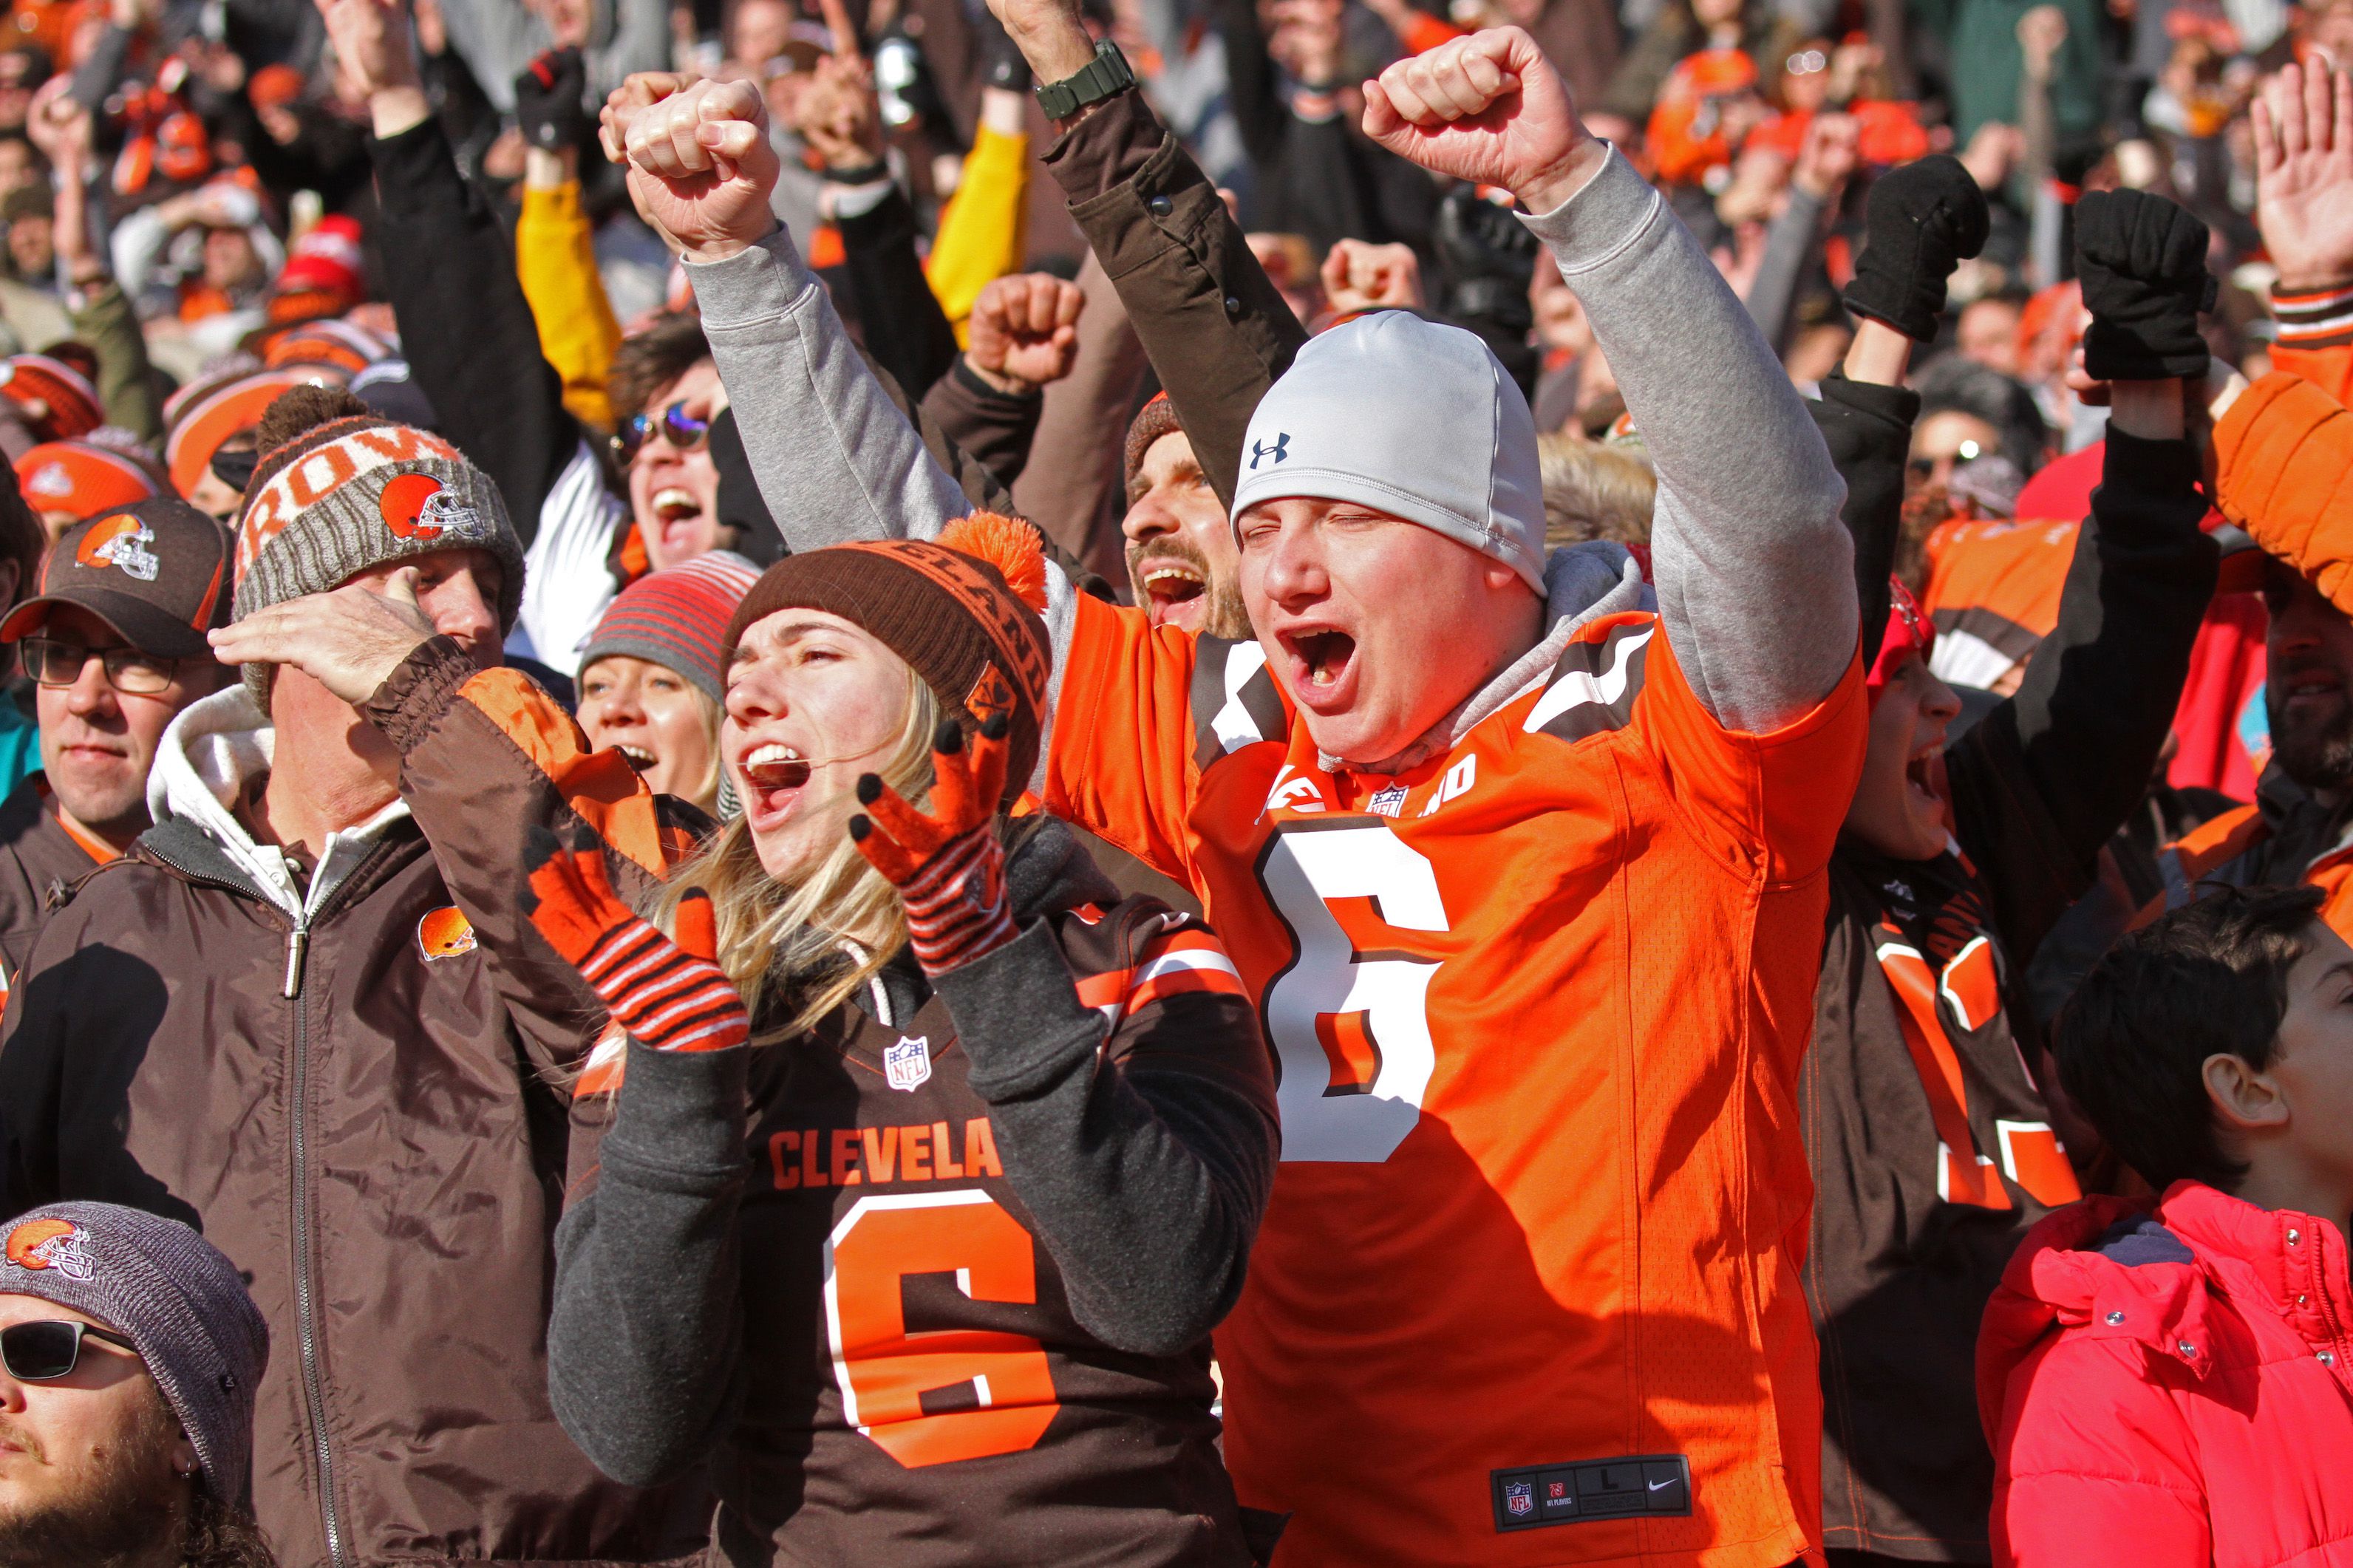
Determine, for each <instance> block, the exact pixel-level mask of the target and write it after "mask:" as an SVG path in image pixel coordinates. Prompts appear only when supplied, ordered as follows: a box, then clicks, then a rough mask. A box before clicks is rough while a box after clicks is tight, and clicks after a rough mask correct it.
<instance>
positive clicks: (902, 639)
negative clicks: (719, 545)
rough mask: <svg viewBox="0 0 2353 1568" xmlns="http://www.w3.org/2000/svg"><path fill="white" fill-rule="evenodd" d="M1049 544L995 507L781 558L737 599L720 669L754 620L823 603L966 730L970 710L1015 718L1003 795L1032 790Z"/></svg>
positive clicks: (1045, 646)
mask: <svg viewBox="0 0 2353 1568" xmlns="http://www.w3.org/2000/svg"><path fill="white" fill-rule="evenodd" d="M1045 605H1046V568H1045V555H1044V551H1043V549H1042V547H1041V545H1040V543H1039V538H1038V531H1037V530H1036V529H1034V528H1032V527H1030V525H1029V524H1028V523H1026V522H1019V521H1015V520H1014V519H1012V518H1007V517H999V516H997V514H996V513H994V512H985V511H984V512H975V513H974V514H973V515H972V516H970V517H967V518H963V519H960V520H958V521H955V522H952V523H950V524H948V526H947V527H946V529H945V530H944V531H942V532H941V534H940V536H939V538H938V539H936V540H913V539H895V540H890V541H887V542H879V543H872V544H835V545H829V546H828V547H827V548H825V549H823V550H811V551H807V552H804V553H802V554H798V555H788V556H786V557H785V559H783V560H782V561H779V562H777V563H776V564H775V565H774V566H771V567H769V568H768V569H767V570H766V571H765V572H764V573H762V574H760V580H759V581H758V582H756V583H754V584H752V591H751V592H750V593H748V594H746V595H744V602H743V603H742V604H741V605H737V606H736V607H735V618H734V619H733V621H731V622H730V623H728V626H727V636H726V637H725V638H724V639H723V642H722V646H721V648H720V659H719V663H720V668H722V669H724V668H726V667H727V666H728V665H729V664H731V663H733V660H734V658H735V645H736V644H737V643H738V642H740V641H742V640H743V637H744V632H745V631H746V630H747V629H748V628H749V627H750V626H752V624H753V623H754V622H755V621H759V620H762V619H764V618H765V617H766V616H773V615H775V614H776V612H777V611H779V610H801V609H807V610H823V611H826V612H827V613H828V614H830V615H836V616H840V617H841V618H842V619H843V620H846V621H848V622H849V623H850V624H851V625H853V626H860V627H862V628H864V629H865V630H866V631H868V632H870V633H871V634H872V635H873V636H874V637H876V638H877V639H879V640H880V641H881V643H882V644H883V646H884V647H888V648H890V649H891V651H892V652H893V653H895V654H897V655H898V656H899V657H900V658H903V659H905V660H906V661H907V662H908V663H909V664H910V665H912V666H913V667H914V670H915V675H916V678H917V679H920V680H922V681H923V684H924V685H926V686H928V687H930V688H931V689H932V691H933V693H934V695H935V696H937V697H938V699H939V700H940V706H941V708H942V709H943V710H945V712H946V713H947V714H948V715H949V716H950V717H952V718H954V719H955V721H956V722H957V723H959V724H961V725H962V726H964V728H965V731H967V732H971V731H976V730H978V729H979V727H980V721H979V719H978V718H976V716H975V712H974V710H976V709H991V710H1004V711H1005V712H1006V714H1007V716H1008V719H1009V720H1010V721H1011V723H1012V727H1013V728H1012V736H1011V749H1010V752H1008V756H1007V759H1006V770H1005V791H1006V799H1007V800H1008V802H1009V801H1011V800H1012V799H1013V797H1014V796H1016V795H1019V794H1020V793H1021V791H1022V790H1024V789H1026V788H1027V787H1028V786H1029V775H1030V773H1031V772H1032V770H1034V769H1035V768H1036V766H1037V763H1038V747H1039V739H1040V737H1041V736H1042V735H1043V733H1044V730H1045V722H1046V697H1047V690H1048V688H1049V685H1050V678H1051V672H1052V668H1053V652H1052V648H1051V647H1050V644H1049V643H1048V641H1047V638H1046V623H1045V621H1044V619H1043V618H1042V612H1043V610H1044V609H1045Z"/></svg>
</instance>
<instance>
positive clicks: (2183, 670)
mask: <svg viewBox="0 0 2353 1568" xmlns="http://www.w3.org/2000/svg"><path fill="white" fill-rule="evenodd" d="M2075 236H2076V273H2077V276H2078V277H2080V278H2081V279H2083V284H2084V305H2085V306H2086V307H2087V308H2088V309H2089V310H2091V312H2092V326H2091V330H2090V331H2089V332H2088V333H2087V334H2086V336H2085V340H2084V370H2085V372H2086V374H2088V375H2089V376H2090V377H2091V378H2092V379H2093V380H2094V381H2095V382H2100V383H2105V384H2107V390H2108V394H2109V404H2110V413H2109V419H2108V438H2107V452H2106V457H2105V464H2104V467H2103V469H2102V473H2101V481H2100V488H2099V489H2096V490H2094V492H2093V493H2092V513H2091V517H2090V519H2089V520H2088V521H2086V522H2085V523H2084V527H2083V530H2082V531H2081V532H2080V533H2079V534H2078V536H2077V538H2076V542H2075V555H2074V559H2073V563H2071V564H2070V566H2069V568H2068V573H2067V585H2066V589H2065V592H2064V594H2063V596H2062V598H2061V600H2060V603H2059V619H2058V624H2057V625H2056V626H2054V627H2053V628H2052V633H2051V635H2050V636H2049V637H2046V638H2044V639H2043V642H2042V647H2040V648H2039V649H2037V650H2036V652H2035V655H2034V658H2033V660H2032V662H2031V663H2030V664H2029V665H2028V666H2027V671H2026V679H2025V680H2024V682H2023V683H2022V684H2021V686H2020V688H2019V690H2018V693H2017V695H2016V696H2014V697H2012V698H2011V699H2010V700H2009V701H2007V702H2005V703H2003V704H2002V705H2001V706H2000V707H1999V708H1997V709H1996V710H1994V711H1993V712H1992V713H1991V714H1990V715H1989V716H1988V717H1987V718H1986V720H1985V721H1984V722H1982V723H1981V724H1979V725H1978V727H1977V728H1976V729H1975V730H1972V731H1970V732H1969V733H1968V735H1967V736H1966V737H1964V738H1963V740H1962V741H1961V742H1960V744H1959V745H1958V746H1957V747H1956V748H1955V749H1954V751H1953V752H1952V753H1951V754H1950V756H1949V757H1948V758H1947V766H1948V768H1949V769H1950V772H1951V776H1952V782H1953V798H1954V803H1955V808H1956V811H1955V814H1956V816H1957V818H1958V820H1959V827H1960V833H1961V839H1962V843H1963V845H1964V847H1966V848H1968V851H1969V853H1970V856H1971V858H1973V859H1974V860H1975V861H1976V862H1977V864H1978V866H1979V867H1980V868H1982V869H1983V870H1984V871H1985V873H1986V880H1987V882H1988V884H1989V886H1990V887H1991V888H1992V889H1994V894H1995V906H1996V907H1995V910H1994V914H1995V918H1996V919H1997V921H2000V926H2001V930H2002V934H2003V937H2004V939H2005V940H2006V941H2008V942H2010V950H2011V951H2012V952H2031V951H2033V950H2034V948H2035V947H2037V946H2039V945H2040V944H2041V942H2042V938H2043V937H2044V936H2046V935H2047V934H2049V931H2050V928H2051V926H2052V924H2053V923H2054V922H2055V921H2057V920H2058V918H2059V916H2060V915H2061V914H2062V913H2063V911H2064V910H2065V908H2066V906H2067V904H2068V903H2069V902H2071V901H2072V900H2073V899H2074V898H2076V897H2077V896H2078V895H2080V894H2081V892H2082V891H2083V889H2084V887H2085V886H2086V885H2087V884H2088V882H2089V880H2090V878H2091V876H2092V873H2093V862H2094V857H2095V856H2096V855H2097V854H2098V853H2099V850H2100V847H2101V846H2103V845H2105V843H2106V842H2107V841H2108V839H2109V838H2110V837H2112V836H2113V835H2114V834H2115V833H2116V829H2117V828H2118V827H2119V826H2122V825H2123V823H2124V820H2125V817H2126V815H2127V814H2128V813H2130V812H2131V811H2132V810H2133V809H2134V807H2135V806H2136V805H2137V804H2138V803H2139V801H2140V799H2141V797H2142V795H2144V794H2145V793H2146V792H2147V788H2148V781H2149V779H2150V776H2151V775H2152V774H2153V773H2155V772H2156V768H2157V760H2158V753H2159V752H2160V751H2161V750H2162V749H2163V747H2164V744H2165V738H2166V735H2167V734H2168V732H2169V731H2170V730H2171V728H2172V724H2173V715H2174V710H2175V709H2176V708H2177V707H2178V706H2179V702H2180V700H2181V685H2182V681H2183V680H2184V679H2186V678H2187V676H2188V673H2189V651H2190V647H2191V645H2192V644H2193V643H2194V642H2195V641H2196V640H2197V637H2198V626H2199V623H2200V619H2201V617H2202V616H2204V614H2205V610H2206V602H2207V600H2208V599H2209V598H2211V596H2212V595H2213V591H2214V578H2215V572H2216V565H2217V552H2216V550H2215V547H2214V543H2213V541H2212V540H2211V539H2209V538H2208V537H2207V536H2206V534H2205V532H2204V531H2202V530H2201V528H2200V523H2201V522H2202V521H2203V520H2204V518H2205V515H2206V501H2205V498H2204V497H2203V496H2201V495H2200V493H2199V490H2198V480H2199V459H2198V454H2197V450H2196V448H2195V447H2192V446H2191V444H2190V442H2189V439H2188V438H2187V437H2188V428H2189V427H2188V421H2187V418H2186V410H2185V399H2186V398H2187V397H2188V396H2189V395H2192V394H2191V393H2190V392H2189V390H2188V389H2186V388H2185V385H2184V379H2183V378H2184V377H2185V376H2193V377H2194V378H2195V379H2192V380H2190V381H2189V384H2188V386H2189V388H2195V387H2197V386H2199V385H2200V384H2201V383H2202V382H2203V380H2204V376H2203V372H2204V371H2205V369H2206V366H2207V364H2208V363H2209V361H2208V357H2207V351H2206V344H2205V340H2204V339H2203V338H2202V337H2200V335H2199V331H2198V316H2199V312H2200V310H2202V309H2204V308H2205V307H2206V305H2207V304H2208V303H2210V302H2211V300H2212V298H2213V293H2212V280H2211V279H2210V278H2209V277H2208V276H2207V272H2206V263H2205V258H2206V239H2207V235H2206V226H2205V225H2204V224H2202V223H2200V222H2199V221H2198V220H2197V219H2196V218H2195V217H2192V216H2190V215H2189V213H2187V212H2185V211H2183V210H2182V209H2181V208H2180V207H2179V206H2177V205H2174V204H2173V203H2171V202H2169V201H2167V200H2166V199H2165V198H2163V197H2161V196H2155V195H2147V194H2146V193H2143V192H2138V191H2116V192H2104V193H2094V194H2093V195H2087V196H2085V197H2084V199H2083V201H2082V202H2081V203H2080V204H2079V205H2078V206H2077V208H2076V224H2075ZM2029 802H2031V810H2028V811H2025V812H2023V813H2021V810H2020V809H2018V808H2019V807H2020V806H2021V805H2026V804H2028V803H2029ZM2030 825H2031V826H2030Z"/></svg>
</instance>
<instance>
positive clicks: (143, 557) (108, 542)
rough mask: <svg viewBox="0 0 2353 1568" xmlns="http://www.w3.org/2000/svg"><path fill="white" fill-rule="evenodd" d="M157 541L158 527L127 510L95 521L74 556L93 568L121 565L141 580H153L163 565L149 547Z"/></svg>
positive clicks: (128, 572) (149, 581)
mask: <svg viewBox="0 0 2353 1568" xmlns="http://www.w3.org/2000/svg"><path fill="white" fill-rule="evenodd" d="M154 542H155V531H154V530H153V529H152V528H150V527H148V526H147V525H146V524H145V523H143V522H142V521H140V520H139V519H137V518H135V517H133V516H132V515H131V514H130V513H129V512H127V511H126V512H122V513H121V514H119V515H117V516H114V517H110V518H108V519H107V520H106V521H104V522H101V523H97V524H94V525H92V527H91V528H90V531H89V532H88V533H85V534H83V535H82V540H81V544H80V546H79V548H78V549H76V550H75V551H74V560H75V561H77V562H79V563H80V564H82V565H84V566H88V567H90V568H92V569H94V570H103V569H105V568H106V567H109V566H114V567H119V568H120V569H121V570H122V571H123V572H125V573H127V574H130V575H131V576H133V577H136V578H138V579H139V581H141V582H142V583H153V581H154V580H155V574H156V572H157V571H158V570H159V569H160V568H161V567H162V565H163V563H162V562H160V561H158V560H156V559H155V552H153V550H150V549H149V548H148V546H149V545H151V544H153V543H154Z"/></svg>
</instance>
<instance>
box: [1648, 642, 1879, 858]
mask: <svg viewBox="0 0 2353 1568" xmlns="http://www.w3.org/2000/svg"><path fill="white" fill-rule="evenodd" d="M1648 662H1649V666H1650V668H1649V670H1648V673H1647V676H1646V679H1645V680H1644V683H1643V688H1642V698H1641V701H1640V702H1639V703H1638V704H1637V705H1636V707H1635V710H1634V721H1635V724H1636V726H1637V728H1638V730H1639V731H1641V733H1643V734H1644V735H1645V736H1646V737H1647V738H1648V739H1649V741H1650V743H1651V750H1652V751H1653V752H1654V753H1655V754H1656V755H1657V757H1658V760H1659V763H1660V770H1659V776H1660V777H1661V778H1662V779H1663V780H1665V781H1666V783H1667V787H1668V788H1669V790H1670V792H1671V793H1672V795H1673V798H1674V799H1675V802H1676V804H1677V805H1679V806H1680V807H1681V808H1682V812H1683V816H1684V818H1685V820H1686V821H1687V822H1688V823H1689V824H1690V825H1691V826H1692V828H1693V829H1694V832H1695V833H1696V834H1697V835H1698V836H1699V837H1701V838H1702V839H1703V840H1704V841H1705V842H1706V844H1707V845H1708V846H1709V847H1710V848H1711V849H1712V850H1713V851H1714V852H1715V854H1716V855H1717V856H1720V857H1721V858H1723V859H1724V861H1725V864H1726V865H1727V867H1730V868H1736V869H1738V870H1739V871H1741V872H1744V873H1746V874H1751V875H1757V876H1761V878H1762V879H1763V880H1764V882H1765V883H1766V885H1767V886H1780V885H1786V884H1788V883H1790V882H1795V881H1799V880H1802V879H1805V878H1808V877H1810V876H1812V875H1814V873H1816V872H1818V871H1820V869H1821V868H1823V867H1824V866H1825V865H1827V864H1829V862H1830V858H1831V848H1832V847H1833V846H1834V845H1835V844H1836V842H1837V839H1838V829H1839V824H1840V822H1841V819H1842V815H1843V814H1834V813H1830V812H1825V811H1824V810H1823V809H1822V802H1824V801H1825V800H1844V799H1846V798H1847V797H1848V796H1850V795H1852V794H1853V793H1854V785H1855V780H1856V779H1857V778H1858V777H1860V776H1861V774H1862V752H1863V746H1864V742H1865V741H1866V739H1867V732H1868V731H1869V728H1870V719H1869V715H1868V711H1867V710H1866V708H1865V705H1864V699H1863V689H1862V663H1861V660H1860V652H1859V650H1858V657H1857V659H1856V660H1855V661H1853V662H1851V663H1850V664H1849V665H1848V666H1847V671H1846V674H1845V675H1844V676H1842V677H1841V679H1840V680H1839V683H1838V685H1836V686H1835V687H1833V688H1831V691H1830V693H1829V694H1828V695H1827V696H1825V697H1824V698H1823V699H1822V700H1821V701H1820V703H1818V704H1816V705H1815V706H1814V708H1813V709H1812V710H1810V711H1808V712H1806V713H1804V714H1802V715H1800V716H1799V718H1797V719H1795V720H1792V721H1790V722H1788V723H1787V724H1784V725H1782V726H1781V727H1780V728H1779V729H1778V730H1774V731H1769V732H1767V733H1763V734H1749V733H1745V732H1743V731H1737V730H1727V729H1725V727H1724V726H1723V725H1722V724H1720V723H1718V722H1717V721H1716V719H1715V715H1714V714H1712V713H1710V712H1709V711H1708V710H1706V708H1705V707H1704V706H1703V705H1702V704H1701V702H1700V700H1699V699H1698V697H1696V696H1695V695H1694V693H1693V691H1692V689H1691V687H1690V686H1689V684H1688V683H1686V682H1685V680H1684V679H1683V667H1682V665H1681V664H1679V663H1678V662H1677V661H1676V659H1675V654H1674V648H1673V647H1672V645H1671V644H1670V643H1669V642H1668V640H1667V638H1666V637H1665V636H1664V635H1663V631H1662V634H1661V635H1658V636H1655V637H1652V638H1651V650H1650V658H1649V661H1648Z"/></svg>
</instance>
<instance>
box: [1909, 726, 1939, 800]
mask: <svg viewBox="0 0 2353 1568" xmlns="http://www.w3.org/2000/svg"><path fill="white" fill-rule="evenodd" d="M1904 783H1905V786H1906V788H1907V789H1908V791H1909V792H1910V795H1911V797H1912V806H1913V809H1914V810H1915V811H1918V812H1921V813H1923V814H1924V815H1926V816H1943V815H1944V811H1945V800H1946V780H1945V742H1944V738H1943V737H1942V736H1939V737H1938V738H1937V739H1936V740H1935V741H1932V742H1929V743H1928V744H1926V745H1925V746H1923V747H1921V748H1920V749H1919V750H1918V751H1916V752H1913V753H1912V759H1911V761H1909V762H1907V763H1905V764H1904Z"/></svg>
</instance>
